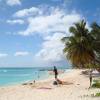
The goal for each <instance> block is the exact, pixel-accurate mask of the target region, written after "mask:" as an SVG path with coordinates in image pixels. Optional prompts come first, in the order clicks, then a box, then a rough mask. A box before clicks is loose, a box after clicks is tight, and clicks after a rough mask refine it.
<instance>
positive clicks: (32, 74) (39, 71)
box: [0, 68, 65, 86]
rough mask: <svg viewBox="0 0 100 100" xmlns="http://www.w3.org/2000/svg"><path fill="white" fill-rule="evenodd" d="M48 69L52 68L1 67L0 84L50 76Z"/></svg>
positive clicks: (17, 82)
mask: <svg viewBox="0 0 100 100" xmlns="http://www.w3.org/2000/svg"><path fill="white" fill-rule="evenodd" d="M60 69H65V68H60ZM47 70H52V68H0V86H5V85H12V84H21V83H24V82H29V81H32V80H41V79H46V78H47V77H48V76H49V74H48V72H47Z"/></svg>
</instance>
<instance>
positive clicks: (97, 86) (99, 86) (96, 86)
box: [92, 80, 100, 88]
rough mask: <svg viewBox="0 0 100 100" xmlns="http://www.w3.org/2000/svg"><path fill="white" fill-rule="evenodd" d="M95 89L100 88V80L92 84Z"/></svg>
mask: <svg viewBox="0 0 100 100" xmlns="http://www.w3.org/2000/svg"><path fill="white" fill-rule="evenodd" d="M92 87H93V88H100V80H94V83H93V84H92Z"/></svg>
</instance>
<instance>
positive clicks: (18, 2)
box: [6, 0, 21, 6]
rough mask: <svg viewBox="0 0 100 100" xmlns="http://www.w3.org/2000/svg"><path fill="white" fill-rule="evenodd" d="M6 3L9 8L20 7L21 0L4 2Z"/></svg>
mask: <svg viewBox="0 0 100 100" xmlns="http://www.w3.org/2000/svg"><path fill="white" fill-rule="evenodd" d="M6 3H7V4H8V5H9V6H14V5H21V0H6Z"/></svg>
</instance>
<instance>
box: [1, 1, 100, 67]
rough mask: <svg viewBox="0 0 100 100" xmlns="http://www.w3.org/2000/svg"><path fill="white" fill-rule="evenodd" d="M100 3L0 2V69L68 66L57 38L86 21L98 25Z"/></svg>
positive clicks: (99, 20)
mask: <svg viewBox="0 0 100 100" xmlns="http://www.w3.org/2000/svg"><path fill="white" fill-rule="evenodd" d="M99 6H100V1H99V0H0V67H41V66H42V67H44V66H53V65H57V66H69V64H68V61H66V59H65V57H64V55H63V53H62V49H63V46H64V45H63V44H62V43H61V41H60V39H61V38H62V37H63V36H69V35H70V33H69V31H68V29H69V27H70V26H71V25H73V23H75V22H77V21H80V20H81V19H85V20H86V21H87V27H89V24H90V23H92V22H93V21H97V22H98V23H100V18H99V17H100V7H99Z"/></svg>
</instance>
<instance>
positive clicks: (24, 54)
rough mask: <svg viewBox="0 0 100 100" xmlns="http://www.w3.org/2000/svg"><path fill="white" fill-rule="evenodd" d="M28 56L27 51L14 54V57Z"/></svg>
mask: <svg viewBox="0 0 100 100" xmlns="http://www.w3.org/2000/svg"><path fill="white" fill-rule="evenodd" d="M27 55H29V52H27V51H18V52H16V53H15V54H14V56H27Z"/></svg>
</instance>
